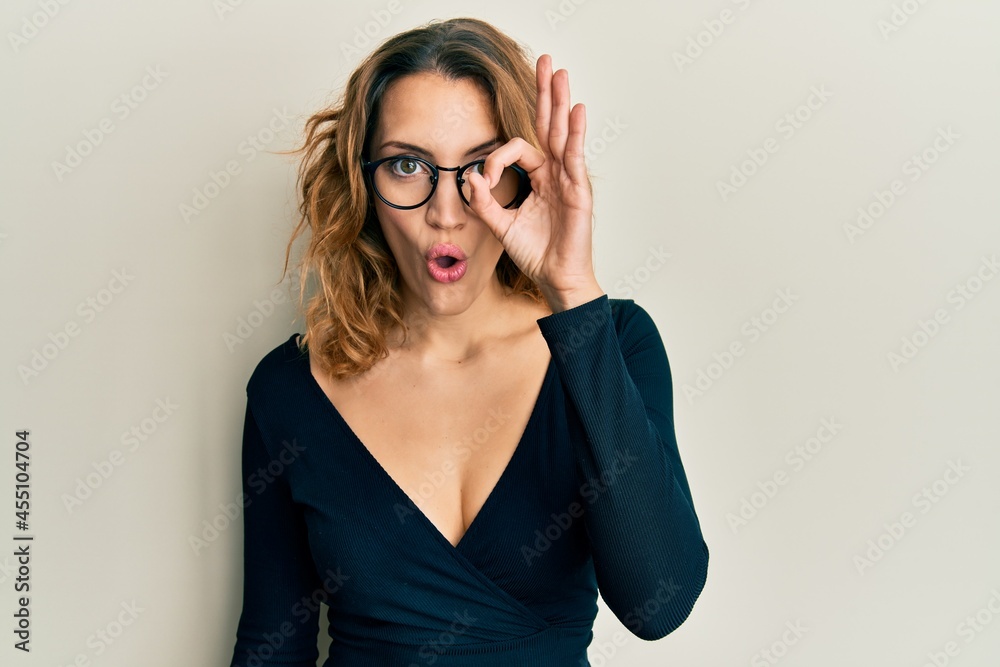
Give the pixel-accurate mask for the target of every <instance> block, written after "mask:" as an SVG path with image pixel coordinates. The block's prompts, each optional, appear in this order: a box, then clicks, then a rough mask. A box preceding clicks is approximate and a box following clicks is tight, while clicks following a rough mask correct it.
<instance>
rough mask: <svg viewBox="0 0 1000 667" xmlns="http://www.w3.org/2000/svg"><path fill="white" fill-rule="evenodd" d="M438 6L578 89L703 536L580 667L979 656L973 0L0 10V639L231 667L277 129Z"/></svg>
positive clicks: (991, 363)
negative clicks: (702, 561)
mask: <svg viewBox="0 0 1000 667" xmlns="http://www.w3.org/2000/svg"><path fill="white" fill-rule="evenodd" d="M463 15H469V16H476V17H479V18H483V19H486V20H488V21H491V22H493V23H495V24H496V25H497V26H498V27H500V28H501V29H503V30H505V31H507V32H508V33H509V34H511V35H512V36H513V37H514V38H515V39H517V40H518V41H520V42H521V43H523V44H525V45H527V46H528V47H529V48H530V49H531V51H532V54H533V56H534V57H536V58H537V56H538V55H540V54H542V53H551V54H552V55H553V59H554V67H555V68H561V67H565V68H567V69H568V70H569V73H570V86H571V93H572V98H573V102H574V103H575V102H584V103H585V104H586V105H587V114H588V116H587V122H588V134H587V141H588V144H587V145H588V153H589V166H590V169H591V171H592V172H593V176H594V184H595V207H596V228H595V231H594V248H595V266H596V270H597V276H598V279H599V281H600V283H601V286H602V287H603V288H604V290H605V292H607V294H608V296H609V297H612V298H632V299H635V300H636V301H637V302H638V303H639V304H640V305H641V306H642V307H643V308H645V309H646V310H647V311H649V313H650V314H651V315H652V316H653V318H654V320H655V321H656V323H657V326H658V327H659V330H660V332H661V335H662V337H663V340H664V344H665V346H666V350H667V354H668V356H669V359H670V362H671V367H672V371H673V383H674V396H675V406H674V410H675V417H676V424H677V438H678V443H679V447H680V451H681V456H682V458H683V460H684V463H685V467H686V471H687V475H688V478H689V481H690V485H691V489H692V493H693V495H694V502H695V507H696V510H697V512H698V515H699V517H700V520H701V524H702V528H703V530H704V532H705V537H706V541H707V543H708V545H709V548H710V550H711V563H710V569H709V575H708V582H707V586H706V588H705V591H704V592H703V594H702V597H701V598H700V599H699V601H698V602H697V604H696V606H695V608H694V611H693V613H692V614H691V616H690V617H689V618H688V620H687V621H686V622H685V623H684V624H683V625H682V626H681V627H680V628H679V629H678V630H677V631H676V632H674V633H672V634H671V635H670V636H668V637H667V638H664V639H662V640H660V641H657V642H652V643H650V642H644V641H642V640H640V639H638V638H637V637H635V636H633V635H631V634H630V633H629V632H628V631H627V629H625V627H624V626H623V625H621V624H620V623H619V622H618V620H617V619H616V618H615V617H614V616H613V615H612V614H611V613H610V612H609V611H608V610H607V608H606V607H605V606H603V603H602V606H601V612H600V614H599V616H598V619H597V623H596V625H595V630H594V632H595V636H594V641H593V643H592V644H591V647H590V659H591V661H592V663H593V664H594V665H595V667H596V666H598V665H630V666H631V665H636V666H646V667H653V666H654V665H655V666H663V665H699V666H700V665H705V666H708V667H716V666H718V667H723V666H732V665H748V664H749V665H751V667H757V666H760V665H772V664H783V665H809V666H810V667H839V666H841V665H845V664H865V665H913V666H914V667H917V666H920V665H925V664H934V662H932V659H933V660H936V661H937V663H938V664H944V663H942V662H941V661H942V660H944V661H945V662H946V663H947V664H950V665H958V666H959V667H980V666H984V665H988V664H989V665H994V664H996V661H997V658H998V656H1000V572H998V570H997V568H996V563H997V562H998V559H997V556H998V552H1000V532H998V522H997V518H996V517H997V513H998V511H1000V495H998V490H997V489H998V487H997V484H996V477H997V475H996V473H997V464H998V459H1000V456H998V453H997V451H998V448H997V437H998V434H1000V429H998V418H997V414H998V411H997V404H998V403H1000V381H998V369H1000V349H998V345H997V330H998V325H1000V275H998V273H1000V264H998V259H1000V230H998V225H997V210H998V204H1000V188H998V186H997V183H998V179H1000V169H998V166H997V165H998V154H1000V130H998V122H997V120H998V118H1000V68H998V65H1000V49H998V47H997V42H996V36H997V34H998V33H1000V4H997V3H986V2H943V1H932V2H926V1H923V0H921V1H920V2H918V1H917V0H891V1H890V0H877V1H875V2H862V1H861V0H848V1H845V2H837V3H833V2H819V1H818V0H811V1H809V2H794V3H793V2H765V1H763V0H732V1H730V0H718V1H716V2H712V3H702V2H699V3H695V2H686V3H672V4H668V3H621V2H616V3H612V2H604V1H602V0H589V1H585V2H581V1H580V0H559V1H557V0H545V1H543V2H541V3H535V2H527V1H524V0H509V1H508V2H504V3H484V2H472V1H469V0H464V1H463V2H451V1H449V2H434V3H431V2H414V1H412V0H393V1H392V2H389V1H382V0H377V1H374V2H354V3H346V2H308V1H305V0H298V1H292V2H280V3H279V2H264V1H262V0H246V1H243V2H239V1H237V0H215V1H213V0H199V1H195V0H185V1H176V2H158V3H148V2H147V3H119V2H110V1H108V0H103V1H100V0H91V1H88V2H82V1H81V2H65V1H60V0H33V1H22V0H17V1H14V0H11V1H8V2H5V3H4V7H3V10H2V18H0V28H2V30H3V33H4V44H3V46H2V47H0V68H2V73H3V91H4V92H3V97H4V101H3V105H2V113H3V131H2V139H0V141H2V144H0V154H2V156H3V159H2V163H0V164H2V166H0V169H2V178H0V192H2V202H3V214H2V216H0V284H2V285H3V290H4V291H3V294H4V297H3V303H4V308H3V318H4V323H3V329H2V330H3V355H4V356H3V359H4V362H3V371H4V372H3V377H2V383H0V387H2V390H0V391H2V410H3V412H2V415H0V423H2V427H3V432H2V434H0V443H2V451H3V452H4V454H3V455H2V456H0V460H2V461H3V465H2V466H0V498H2V499H3V500H2V501H0V515H2V516H4V517H5V521H4V522H3V529H2V530H0V541H2V542H3V545H2V546H0V554H3V555H2V556H0V615H2V617H3V619H5V620H4V621H3V623H2V628H0V629H2V636H4V637H5V639H4V645H3V646H2V647H0V663H3V664H5V665H10V664H13V665H39V666H41V665H45V666H47V667H51V666H54V665H59V666H63V665H70V664H73V663H74V661H77V660H83V661H89V662H80V663H78V664H93V665H102V666H105V667H117V666H128V667H133V666H135V665H143V666H150V667H155V666H161V665H162V666H167V665H197V666H218V665H224V664H228V660H229V657H230V655H231V652H232V648H233V643H234V641H235V629H236V623H237V620H238V616H239V610H240V605H241V595H242V590H241V585H242V539H243V530H242V519H241V517H240V515H239V513H238V511H237V512H236V513H233V512H232V509H233V505H234V503H235V501H236V499H237V498H238V497H239V495H240V492H241V487H240V467H239V461H240V459H239V453H240V436H241V428H242V418H243V410H244V408H245V405H246V395H245V385H246V381H247V379H248V377H249V375H250V372H251V371H252V370H253V367H254V366H255V364H256V363H257V361H258V360H259V359H260V358H261V357H262V356H263V355H264V354H265V353H266V352H267V351H269V350H270V349H272V348H273V347H275V346H276V345H278V344H280V343H281V342H283V341H285V340H286V339H287V338H288V336H289V335H290V334H291V333H292V332H294V331H303V330H304V329H303V327H302V322H301V320H299V319H297V318H296V313H295V307H294V305H293V303H292V301H291V299H293V298H294V297H295V293H294V291H293V290H292V289H291V288H290V282H291V281H289V280H287V279H286V281H285V282H284V283H279V282H278V280H279V277H280V271H281V267H282V263H283V260H284V251H285V244H286V243H287V240H288V238H289V234H290V232H291V230H292V227H293V224H294V223H295V222H296V211H295V206H296V196H297V193H296V191H295V189H294V176H295V168H296V163H295V161H294V160H293V159H292V158H290V157H287V156H282V155H278V154H276V151H281V150H287V149H290V148H293V147H294V146H295V145H296V144H297V143H298V142H299V140H300V131H301V128H302V124H303V123H304V121H305V119H306V118H307V117H308V116H309V115H310V114H311V113H313V112H314V111H316V110H318V109H319V108H320V107H321V106H323V105H324V104H326V103H328V102H330V101H332V100H333V99H334V98H335V96H336V94H337V93H339V92H340V90H341V87H342V85H343V83H344V82H345V81H346V78H347V76H348V75H349V73H350V72H351V71H352V70H353V68H354V67H355V66H356V65H357V64H358V63H359V62H360V60H361V58H362V57H363V56H364V55H365V54H367V53H368V52H369V51H370V50H371V49H372V48H373V47H374V46H375V45H376V44H377V43H378V42H380V41H381V40H383V39H385V38H387V37H389V36H391V35H392V34H395V33H397V32H400V31H402V30H405V29H409V28H411V27H414V26H417V25H420V24H423V23H425V22H426V21H429V20H431V19H435V18H449V17H453V16H463ZM227 170H228V173H227ZM299 247H301V246H299ZM22 429H28V430H29V431H30V435H29V442H30V455H31V463H30V469H29V470H30V475H31V513H30V521H29V527H28V529H27V531H20V530H18V529H17V528H16V527H15V523H14V522H15V520H16V517H15V506H14V500H13V498H14V485H15V473H16V472H18V470H17V469H16V468H15V463H16V461H15V458H14V456H15V448H16V443H17V440H18V438H17V436H16V435H15V432H16V431H20V430H22ZM133 433H134V434H133ZM230 514H232V516H230ZM213 525H214V527H213ZM24 533H28V534H31V535H34V536H35V539H34V541H33V543H32V560H31V592H30V597H31V603H30V610H31V628H32V643H31V648H32V650H31V652H30V654H25V653H23V652H20V651H16V650H14V648H13V643H14V637H13V633H12V630H13V627H14V619H13V616H12V614H13V613H14V611H15V608H16V606H17V600H16V598H17V597H18V596H19V595H20V594H18V593H16V592H15V589H14V585H15V579H16V578H17V576H18V573H17V569H16V568H17V562H16V558H15V556H14V549H15V545H16V543H15V541H14V539H13V538H14V536H15V535H17V534H24ZM198 540H201V542H198ZM322 623H323V624H324V626H323V627H321V637H322V636H325V632H326V629H325V620H324V621H322ZM102 633H103V634H102ZM321 643H322V646H323V647H324V651H323V652H321V655H322V654H324V653H325V643H323V642H322V640H321ZM81 656H82V657H81Z"/></svg>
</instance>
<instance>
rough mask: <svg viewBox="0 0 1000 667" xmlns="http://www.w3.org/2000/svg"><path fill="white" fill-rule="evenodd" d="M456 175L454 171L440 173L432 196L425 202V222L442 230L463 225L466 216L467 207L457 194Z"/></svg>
mask: <svg viewBox="0 0 1000 667" xmlns="http://www.w3.org/2000/svg"><path fill="white" fill-rule="evenodd" d="M457 179H458V175H457V173H456V172H454V171H443V170H442V171H440V173H439V176H438V184H437V187H436V188H435V189H434V194H433V195H432V196H431V199H430V201H429V202H427V213H426V216H425V217H426V220H427V222H428V223H429V224H431V225H434V226H435V227H440V228H442V229H451V228H452V227H456V226H458V225H461V224H464V223H465V221H466V218H467V216H468V210H467V208H468V207H467V206H466V205H465V202H464V201H462V197H461V195H460V194H459V192H458V181H457Z"/></svg>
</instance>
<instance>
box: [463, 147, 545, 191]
mask: <svg viewBox="0 0 1000 667" xmlns="http://www.w3.org/2000/svg"><path fill="white" fill-rule="evenodd" d="M515 162H516V163H517V164H518V165H519V166H520V167H522V168H523V169H524V170H525V171H526V172H528V174H529V175H531V174H532V172H533V171H535V170H536V169H538V168H539V167H541V166H542V165H543V164H545V154H544V153H542V152H541V151H540V150H538V149H537V148H535V147H534V146H532V145H531V144H529V143H528V142H527V141H525V140H524V139H523V138H521V137H514V138H513V139H511V140H510V141H508V142H507V143H505V144H504V145H503V146H500V147H498V148H496V149H495V150H494V151H493V152H492V153H490V154H489V155H487V156H486V163H485V164H484V165H483V175H484V176H486V177H487V178H488V179H489V181H490V183H491V184H493V183H499V182H500V174H501V173H502V172H503V170H504V168H505V167H507V166H509V165H512V164H514V163H515ZM470 171H471V170H470Z"/></svg>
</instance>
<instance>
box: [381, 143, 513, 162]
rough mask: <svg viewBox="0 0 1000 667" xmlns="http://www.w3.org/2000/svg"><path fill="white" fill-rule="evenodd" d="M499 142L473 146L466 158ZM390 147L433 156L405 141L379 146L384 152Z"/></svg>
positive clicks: (424, 149)
mask: <svg viewBox="0 0 1000 667" xmlns="http://www.w3.org/2000/svg"><path fill="white" fill-rule="evenodd" d="M499 142H500V139H499V138H494V139H490V140H489V141H484V142H483V143H481V144H479V145H478V146H473V147H472V148H470V149H469V150H468V151H467V152H466V153H465V157H468V156H470V155H472V154H473V153H478V152H479V151H481V150H483V149H485V148H489V147H490V146H492V145H493V144H496V143H499ZM389 147H395V148H402V149H403V150H408V151H413V152H414V153H421V154H423V155H426V156H428V157H429V156H430V154H431V152H430V151H429V150H427V149H426V148H421V147H420V146H417V145H415V144H408V143H406V142H405V141H395V140H389V141H386V142H384V143H383V144H382V145H381V146H379V150H380V151H381V150H384V149H385V148H389Z"/></svg>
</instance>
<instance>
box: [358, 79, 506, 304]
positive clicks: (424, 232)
mask: <svg viewBox="0 0 1000 667" xmlns="http://www.w3.org/2000/svg"><path fill="white" fill-rule="evenodd" d="M503 143H504V142H503V141H500V140H499V138H498V135H497V128H496V126H495V124H494V123H493V120H492V117H491V111H490V106H489V99H488V98H487V96H486V94H485V93H484V92H483V91H482V90H480V89H479V88H478V87H477V86H476V85H475V84H474V83H473V82H472V81H470V80H468V79H461V80H458V81H448V80H446V79H444V78H443V77H441V76H440V75H438V74H429V73H420V74H412V75H408V76H405V77H403V78H400V79H397V80H396V81H394V82H393V83H392V84H391V85H390V86H389V88H388V89H387V90H386V93H385V95H384V97H383V100H382V107H381V114H380V117H379V121H378V126H377V128H376V130H375V134H374V136H373V137H372V142H371V152H370V154H369V155H368V156H367V157H368V159H369V160H372V161H374V160H378V159H381V158H384V157H390V156H396V155H415V156H417V157H422V158H424V159H426V160H427V161H428V162H430V163H431V164H435V165H439V166H441V167H460V166H463V165H466V164H468V163H469V162H472V161H473V160H479V159H483V158H485V157H486V156H487V155H489V154H490V153H491V152H492V151H493V150H494V149H496V148H498V147H499V146H501V145H502V144H503ZM390 166H391V165H383V166H382V167H380V169H384V168H388V167H390ZM394 169H395V171H396V173H397V174H398V175H399V177H400V178H410V176H407V174H409V173H413V172H414V171H415V170H419V169H423V167H422V166H421V165H419V163H412V162H410V163H406V162H401V163H396V165H395V167H394ZM417 177H418V178H426V174H422V173H421V174H418V176H417ZM455 179H456V176H455V172H454V171H442V172H440V177H439V180H438V184H437V188H436V189H435V190H434V195H433V196H432V197H431V198H430V201H428V202H427V203H426V204H424V205H423V206H421V207H419V208H415V209H411V210H400V209H396V208H393V207H391V206H388V205H386V204H385V202H383V201H381V200H380V199H379V198H378V197H374V201H375V211H376V214H377V216H378V219H379V223H380V224H381V227H382V232H383V234H384V236H385V239H386V241H387V242H388V244H389V248H390V250H391V251H392V254H393V256H394V257H395V259H396V264H397V265H398V266H399V271H400V274H401V278H402V282H403V285H402V289H403V300H404V303H407V304H408V305H410V306H415V307H417V308H421V307H423V308H427V309H428V310H430V311H431V312H434V313H439V314H455V313H460V312H463V311H465V310H466V309H467V308H468V307H469V306H470V305H471V304H472V302H473V301H474V300H475V299H476V297H478V296H479V295H480V294H481V293H482V292H483V290H484V289H486V288H487V287H494V286H496V285H491V284H490V281H494V282H496V283H497V285H499V281H498V280H497V278H496V273H495V269H496V265H497V261H498V260H499V259H500V256H501V254H502V253H503V246H502V245H501V244H500V241H499V240H498V239H497V238H496V237H495V236H494V235H493V233H492V232H491V231H490V229H489V227H487V226H486V223H484V222H483V221H482V220H481V219H480V218H479V217H477V216H476V214H475V213H474V212H473V211H472V209H471V208H470V207H469V206H467V205H466V204H465V202H463V201H462V198H461V196H460V195H459V192H458V188H457V187H456V185H455V182H456V181H455ZM400 203H403V202H400ZM439 243H450V244H455V245H457V246H458V247H459V248H460V249H461V251H462V253H464V254H465V256H466V265H465V272H464V274H462V275H461V277H460V278H458V279H457V280H451V281H450V282H448V280H449V276H448V275H447V274H448V271H447V270H446V269H447V267H444V269H442V268H437V267H429V266H428V259H427V253H428V251H430V250H431V249H432V248H433V247H434V246H435V245H437V244H439ZM442 262H443V264H447V263H448V260H442ZM453 273H454V272H453ZM450 278H454V275H452V276H450Z"/></svg>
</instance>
